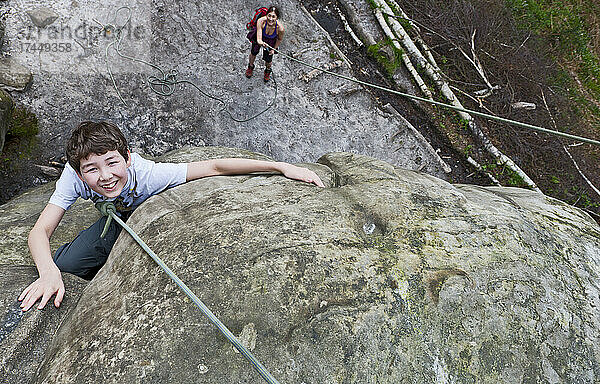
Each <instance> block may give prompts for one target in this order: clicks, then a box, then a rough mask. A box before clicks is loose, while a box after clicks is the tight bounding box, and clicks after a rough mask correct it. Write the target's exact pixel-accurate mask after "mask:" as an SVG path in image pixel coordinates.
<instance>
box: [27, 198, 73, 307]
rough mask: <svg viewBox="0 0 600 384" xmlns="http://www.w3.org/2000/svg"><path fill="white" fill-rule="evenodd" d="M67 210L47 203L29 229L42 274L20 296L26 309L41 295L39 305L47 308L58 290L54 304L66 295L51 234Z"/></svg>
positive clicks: (33, 253) (34, 256)
mask: <svg viewBox="0 0 600 384" xmlns="http://www.w3.org/2000/svg"><path fill="white" fill-rule="evenodd" d="M64 214H65V210H64V209H63V208H61V207H59V206H57V205H54V204H48V205H46V208H44V210H43V211H42V213H41V214H40V217H39V218H38V220H37V221H36V223H35V225H34V226H33V228H32V229H31V231H30V232H29V237H28V244H29V251H30V252H31V256H32V258H33V261H34V262H35V266H36V267H37V270H38V273H39V275H40V277H39V278H38V279H37V280H36V281H34V282H33V283H31V285H29V286H28V287H27V288H25V290H23V292H22V293H21V295H20V296H19V301H22V303H21V308H22V309H23V311H27V310H28V309H29V308H31V307H32V306H33V304H35V302H36V301H38V299H40V298H42V300H41V301H40V305H39V306H38V309H42V308H44V306H45V305H46V303H47V302H48V300H50V298H51V297H52V295H54V294H56V298H55V299H54V305H55V306H56V307H58V306H60V303H61V302H62V299H63V297H64V295H65V286H64V284H63V281H62V276H61V274H60V271H59V270H58V267H57V266H56V264H55V263H54V261H53V260H52V254H51V253H50V236H52V233H54V230H55V229H56V227H57V226H58V223H59V222H60V220H61V219H62V217H63V215H64Z"/></svg>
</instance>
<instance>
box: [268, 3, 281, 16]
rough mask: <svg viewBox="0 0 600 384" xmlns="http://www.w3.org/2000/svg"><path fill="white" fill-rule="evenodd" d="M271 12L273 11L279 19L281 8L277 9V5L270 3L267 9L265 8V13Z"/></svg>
mask: <svg viewBox="0 0 600 384" xmlns="http://www.w3.org/2000/svg"><path fill="white" fill-rule="evenodd" d="M271 12H275V14H276V15H277V18H278V19H281V10H280V9H279V7H277V6H275V5H271V6H270V7H269V9H267V15H268V14H269V13H271Z"/></svg>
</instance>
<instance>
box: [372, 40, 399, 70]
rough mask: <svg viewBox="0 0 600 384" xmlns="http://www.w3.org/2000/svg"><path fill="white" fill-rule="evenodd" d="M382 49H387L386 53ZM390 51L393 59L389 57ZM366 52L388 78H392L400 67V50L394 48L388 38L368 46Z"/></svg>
mask: <svg viewBox="0 0 600 384" xmlns="http://www.w3.org/2000/svg"><path fill="white" fill-rule="evenodd" d="M383 47H387V48H388V49H387V52H386V51H385V50H383ZM390 51H391V52H392V53H393V57H390V55H389V53H388V52H390ZM367 52H368V53H369V55H371V56H372V57H373V58H374V59H375V60H377V62H378V63H379V64H380V65H381V66H382V67H383V68H384V69H385V71H386V73H387V74H388V75H389V76H392V75H393V74H394V73H395V72H396V69H398V67H400V66H401V65H402V50H400V49H398V48H396V47H394V44H393V43H392V41H391V40H390V39H389V38H386V39H384V40H382V41H380V42H378V43H377V44H374V45H371V46H369V47H368V48H367Z"/></svg>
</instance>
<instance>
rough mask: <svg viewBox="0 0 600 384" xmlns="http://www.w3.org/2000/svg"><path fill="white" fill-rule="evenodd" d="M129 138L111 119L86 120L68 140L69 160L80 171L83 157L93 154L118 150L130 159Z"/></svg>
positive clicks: (126, 158)
mask: <svg viewBox="0 0 600 384" xmlns="http://www.w3.org/2000/svg"><path fill="white" fill-rule="evenodd" d="M127 150H128V147H127V140H125V136H123V133H122V132H121V130H120V129H119V128H118V127H117V126H116V125H114V124H113V123H111V122H109V121H100V122H94V121H84V122H82V123H80V124H79V125H78V126H77V128H75V130H74V131H73V133H71V138H70V139H69V140H68V141H67V146H66V152H67V161H68V162H69V164H70V165H71V167H73V169H74V170H75V171H76V172H77V173H79V166H80V162H81V160H82V159H85V158H86V157H88V156H89V155H91V154H96V155H104V154H105V153H106V152H108V151H118V152H119V153H120V154H121V155H122V156H123V157H124V158H125V161H127V160H128V159H129V153H128V152H127Z"/></svg>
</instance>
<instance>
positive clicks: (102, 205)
mask: <svg viewBox="0 0 600 384" xmlns="http://www.w3.org/2000/svg"><path fill="white" fill-rule="evenodd" d="M95 207H96V208H97V209H98V210H99V211H100V213H102V214H103V215H104V216H107V219H106V224H105V226H104V230H103V231H102V235H101V237H104V235H105V234H106V232H107V231H108V227H109V225H110V222H111V219H113V220H115V221H116V222H117V223H118V224H119V225H120V226H121V227H123V228H124V229H125V230H126V231H127V232H128V233H129V234H130V235H131V237H133V239H134V240H135V241H136V242H137V243H138V244H139V245H140V246H141V247H142V249H143V250H144V251H146V253H147V254H148V255H150V257H151V258H152V259H153V260H154V261H155V262H156V264H158V266H159V267H160V268H161V269H162V270H163V271H164V272H165V273H166V274H167V275H169V277H170V278H171V279H172V280H173V281H174V282H175V284H177V285H178V286H179V288H181V290H182V291H183V292H184V293H185V294H186V295H187V296H188V297H189V298H190V299H191V300H192V301H193V302H194V304H196V306H197V307H198V308H200V310H201V311H202V313H204V315H206V317H208V319H209V320H210V321H211V323H213V324H214V325H215V326H216V327H217V328H218V329H219V331H221V333H222V334H223V336H225V337H226V338H227V340H229V342H230V343H231V344H233V346H234V347H235V349H237V350H238V351H239V352H240V353H241V354H242V355H244V357H245V358H246V359H247V360H248V361H249V362H250V363H251V364H252V365H253V366H254V368H255V369H256V371H257V372H258V373H259V374H260V376H261V377H262V378H263V379H265V381H266V382H267V383H269V384H279V382H278V381H277V380H276V379H275V378H274V377H273V376H272V375H271V373H270V372H269V371H268V370H267V369H266V368H265V367H264V366H263V365H262V364H261V363H260V361H258V360H257V359H256V357H254V355H253V354H252V353H251V352H250V351H249V350H248V349H247V348H246V347H244V346H243V345H242V343H240V341H239V340H238V339H237V337H235V336H234V335H233V333H231V331H229V329H227V327H226V326H225V324H223V323H222V322H221V321H220V320H219V319H218V318H217V317H216V316H215V315H214V314H213V313H212V311H211V310H210V309H208V307H207V306H206V305H204V303H203V302H202V301H201V300H200V299H199V298H198V296H196V295H195V294H194V292H192V291H191V290H190V289H189V288H188V286H187V285H185V283H184V282H183V281H181V279H180V278H179V277H177V275H176V274H175V273H174V272H173V271H172V270H171V269H170V268H169V267H168V266H167V265H166V264H165V263H164V262H163V261H162V260H161V259H160V258H159V257H158V256H157V255H156V254H155V253H154V252H153V251H152V250H151V249H150V247H148V245H146V243H145V242H144V241H143V240H142V239H141V238H140V237H139V236H138V235H137V233H135V231H134V230H133V229H131V228H130V227H129V226H128V225H127V224H125V222H123V220H121V218H120V217H119V216H117V209H116V208H115V205H114V204H113V203H112V202H110V201H102V202H98V203H96V204H95Z"/></svg>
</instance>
